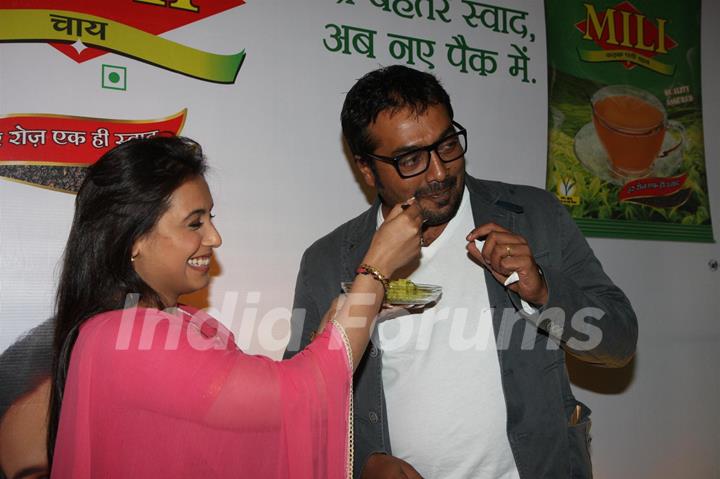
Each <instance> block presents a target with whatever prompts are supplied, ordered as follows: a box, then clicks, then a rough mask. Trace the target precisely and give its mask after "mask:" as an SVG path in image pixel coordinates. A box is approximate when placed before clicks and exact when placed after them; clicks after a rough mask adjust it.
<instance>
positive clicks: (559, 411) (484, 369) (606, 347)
mask: <svg viewBox="0 0 720 479" xmlns="http://www.w3.org/2000/svg"><path fill="white" fill-rule="evenodd" d="M341 117H342V127H343V134H344V136H345V139H346V141H347V143H348V145H349V147H350V150H351V151H352V153H353V155H354V158H355V162H356V165H357V167H358V168H359V170H360V173H361V174H362V177H363V179H364V181H365V182H366V183H367V184H368V185H369V186H370V187H372V188H375V189H376V190H377V193H378V197H379V199H378V201H377V202H376V203H375V204H374V205H373V206H372V207H371V208H370V209H369V210H367V211H366V212H365V213H363V214H362V215H360V216H358V217H357V218H355V219H353V220H351V221H349V222H347V223H345V224H344V225H342V226H340V227H339V228H337V229H336V230H335V231H333V232H332V233H330V234H328V235H327V236H325V237H323V238H321V239H320V240H318V241H317V242H315V243H314V244H313V245H312V246H311V247H310V248H309V249H308V250H307V251H306V252H305V254H304V256H303V259H302V263H301V266H300V272H299V273H298V280H297V285H296V291H295V305H294V308H295V309H296V315H295V317H294V318H293V321H294V322H293V337H292V338H291V341H290V345H289V347H288V352H287V353H286V356H291V355H292V354H294V352H295V351H296V350H297V349H298V348H299V347H303V346H305V345H306V344H307V343H308V342H309V341H310V338H311V336H312V334H313V332H314V331H315V329H317V328H318V325H319V322H320V319H321V315H322V312H324V311H325V310H327V309H328V306H329V305H330V303H331V301H332V299H333V298H334V297H335V296H336V295H337V293H338V288H339V284H340V282H341V281H349V280H352V279H353V277H354V276H355V274H356V268H357V267H358V263H359V262H360V259H361V258H362V257H363V254H364V253H365V251H366V250H367V248H368V245H369V242H370V238H371V236H372V233H373V232H374V231H375V229H376V228H377V226H378V224H380V223H381V222H382V220H383V218H384V217H385V215H387V213H388V211H390V209H391V208H392V206H393V205H395V204H397V203H398V202H402V201H405V200H407V199H408V198H410V197H415V199H416V201H417V202H418V204H419V205H420V207H421V209H422V213H423V217H424V219H425V228H424V230H423V234H422V238H421V240H420V241H421V244H422V245H423V246H424V247H423V248H422V257H421V259H420V261H419V263H418V264H416V265H414V266H413V267H412V268H409V269H408V270H407V271H403V272H402V275H401V276H400V277H407V278H410V279H411V280H412V281H414V282H417V283H431V284H438V285H441V286H442V287H443V295H442V297H441V298H440V299H439V300H438V301H437V303H434V304H429V305H426V306H425V307H424V309H422V310H418V309H411V310H409V311H408V314H407V315H405V316H402V317H399V318H395V319H392V320H389V321H385V322H383V323H381V324H379V325H378V328H377V331H376V332H375V336H374V338H373V346H372V347H371V348H369V350H368V352H367V353H366V355H365V357H364V358H363V362H362V363H361V365H360V366H359V368H358V369H357V371H356V375H355V398H354V401H355V402H354V407H355V418H354V474H355V476H356V477H371V478H380V477H410V478H414V477H426V478H443V479H446V478H466V477H468V478H469V477H473V478H502V479H513V478H522V479H538V478H553V479H554V478H569V477H572V478H586V477H591V476H592V471H591V465H590V456H589V452H588V442H589V436H588V430H589V423H590V421H589V410H588V409H587V407H585V406H584V405H582V404H580V403H579V402H578V401H576V400H575V398H574V397H573V394H572V392H571V390H570V384H569V381H568V376H567V371H566V368H565V357H564V351H566V352H568V353H569V354H572V355H574V356H576V357H578V358H579V359H581V360H584V361H588V362H591V363H595V364H601V365H605V366H611V367H612V366H616V367H617V366H622V365H624V364H626V363H627V362H628V361H629V360H630V359H631V358H632V356H633V354H634V351H635V344H636V341H637V320H636V318H635V314H634V313H633V310H632V307H631V306H630V303H629V302H628V300H627V298H626V297H625V295H624V294H623V293H622V291H620V289H618V288H617V287H616V286H615V285H614V284H613V283H612V281H611V280H610V279H609V278H608V277H607V276H606V275H605V273H604V272H603V270H602V267H601V265H600V263H599V262H598V260H597V259H596V258H595V256H594V255H593V253H592V251H591V249H590V248H589V246H588V244H587V242H586V241H585V239H584V238H583V236H582V235H581V233H580V232H579V230H578V229H577V227H576V225H575V224H574V222H573V221H572V219H571V218H570V216H569V215H568V214H567V212H566V211H565V209H564V207H563V206H562V205H560V204H559V203H558V202H557V201H555V199H554V198H553V197H552V195H550V194H548V193H547V192H545V191H542V190H539V189H536V188H531V187H527V186H518V185H508V184H503V183H498V182H490V181H483V180H478V179H475V178H472V177H470V176H469V175H466V173H465V153H466V150H467V139H466V137H467V135H468V133H467V132H466V131H465V129H464V128H463V127H462V126H461V125H460V124H459V123H458V122H455V121H454V119H453V109H452V106H451V104H450V99H449V97H448V95H447V93H446V92H445V90H444V89H443V88H442V87H441V85H440V84H439V83H438V81H437V80H436V79H435V77H433V76H432V75H430V74H427V73H421V72H418V71H416V70H413V69H410V68H407V67H404V66H391V67H387V68H381V69H379V70H376V71H373V72H371V73H369V74H367V75H365V76H364V77H363V78H361V79H360V80H359V81H358V82H357V83H356V84H355V86H353V88H352V89H351V90H350V91H349V92H348V94H347V97H346V99H345V103H344V105H343V111H342V115H341ZM476 240H478V241H477V242H476ZM506 285H507V286H506ZM303 316H304V317H303ZM558 345H560V346H562V348H560V347H558Z"/></svg>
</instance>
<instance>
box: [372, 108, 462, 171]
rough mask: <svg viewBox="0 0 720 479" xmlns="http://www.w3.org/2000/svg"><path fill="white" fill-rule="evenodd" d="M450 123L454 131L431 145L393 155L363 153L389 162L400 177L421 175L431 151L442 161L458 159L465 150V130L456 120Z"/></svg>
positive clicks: (428, 162)
mask: <svg viewBox="0 0 720 479" xmlns="http://www.w3.org/2000/svg"><path fill="white" fill-rule="evenodd" d="M452 125H453V126H454V127H455V129H456V131H455V132H454V133H450V134H449V135H447V136H444V137H442V138H440V139H439V140H438V141H436V142H435V143H433V144H432V145H428V146H421V147H420V148H415V149H413V150H410V151H407V152H405V153H402V154H400V155H397V156H394V157H390V156H382V155H375V154H373V153H365V156H367V157H368V158H372V159H374V160H379V161H383V162H385V163H391V164H392V165H393V166H395V169H396V170H397V172H398V175H400V177H401V178H412V177H413V176H417V175H422V174H423V173H425V172H426V171H427V169H428V168H429V167H430V156H431V155H432V152H433V151H434V152H435V153H436V154H437V156H438V158H440V161H442V162H443V163H450V162H451V161H455V160H459V159H460V158H462V157H463V155H465V153H466V152H467V130H466V129H465V128H464V127H463V126H462V125H461V124H460V123H458V122H456V121H453V122H452Z"/></svg>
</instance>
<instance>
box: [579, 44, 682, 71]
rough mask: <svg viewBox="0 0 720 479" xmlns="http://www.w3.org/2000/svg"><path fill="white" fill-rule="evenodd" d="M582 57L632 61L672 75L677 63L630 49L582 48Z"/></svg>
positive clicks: (580, 53)
mask: <svg viewBox="0 0 720 479" xmlns="http://www.w3.org/2000/svg"><path fill="white" fill-rule="evenodd" d="M578 54H579V55H580V59H581V60H583V61H586V62H593V63H598V62H632V63H634V64H636V65H640V66H642V67H645V68H648V69H650V70H652V71H655V72H657V73H660V74H661V75H668V76H670V75H672V74H673V73H674V72H675V65H666V64H664V63H662V62H659V61H657V60H654V59H652V58H648V57H646V56H643V55H640V54H639V53H636V52H631V51H629V50H580V49H578Z"/></svg>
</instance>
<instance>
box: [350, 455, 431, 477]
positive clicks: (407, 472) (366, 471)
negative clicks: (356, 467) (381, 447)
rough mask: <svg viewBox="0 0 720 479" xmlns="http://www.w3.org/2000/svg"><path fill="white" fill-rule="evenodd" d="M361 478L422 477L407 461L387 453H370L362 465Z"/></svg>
mask: <svg viewBox="0 0 720 479" xmlns="http://www.w3.org/2000/svg"><path fill="white" fill-rule="evenodd" d="M361 479H422V476H421V475H420V474H419V473H418V472H417V471H416V470H415V468H414V467H412V466H411V465H410V464H408V463H407V462H405V461H403V460H402V459H398V458H397V457H393V456H390V455H387V454H371V455H370V457H369V458H368V460H367V462H366V463H365V467H363V471H362V476H361Z"/></svg>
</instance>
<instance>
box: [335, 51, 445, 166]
mask: <svg viewBox="0 0 720 479" xmlns="http://www.w3.org/2000/svg"><path fill="white" fill-rule="evenodd" d="M434 105H442V106H444V107H445V109H446V110H447V113H448V116H449V117H450V119H452V118H453V109H452V105H451V104H450V97H449V96H448V94H447V92H446V91H445V89H444V88H443V87H442V85H440V82H439V81H438V79H437V78H435V76H434V75H431V74H430V73H425V72H421V71H418V70H415V69H412V68H409V67H406V66H403V65H392V66H389V67H384V68H380V69H378V70H374V71H371V72H370V73H367V74H366V75H364V76H363V77H362V78H360V79H359V80H358V81H357V83H355V85H353V87H352V88H351V89H350V91H349V92H348V94H347V96H346V97H345V103H343V108H342V113H341V115H340V119H341V122H342V130H343V136H345V141H347V143H348V146H349V147H350V151H352V153H353V154H354V155H358V156H362V155H363V154H365V153H371V152H372V151H373V150H374V149H375V148H376V147H377V145H375V142H374V140H373V138H371V137H370V134H369V133H368V130H367V129H368V126H370V124H372V123H374V122H375V120H376V119H377V117H378V115H379V114H380V113H381V112H383V111H385V110H391V112H393V113H394V112H397V111H399V110H402V109H404V108H409V109H410V110H411V111H412V112H413V113H415V114H416V115H421V114H422V113H424V112H425V110H426V109H427V108H428V107H429V106H434Z"/></svg>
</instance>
